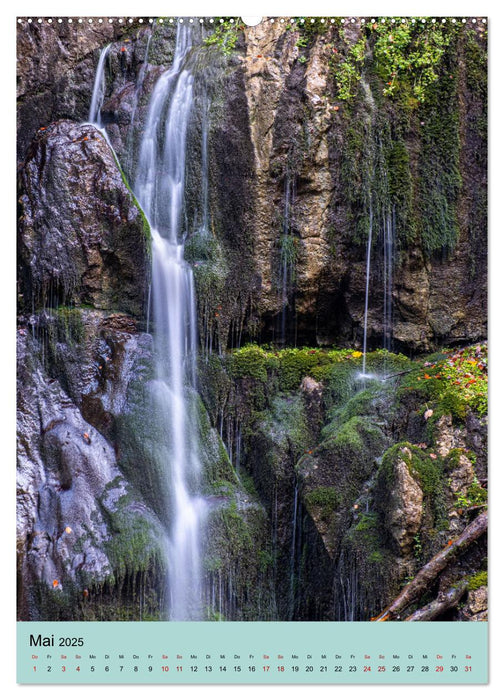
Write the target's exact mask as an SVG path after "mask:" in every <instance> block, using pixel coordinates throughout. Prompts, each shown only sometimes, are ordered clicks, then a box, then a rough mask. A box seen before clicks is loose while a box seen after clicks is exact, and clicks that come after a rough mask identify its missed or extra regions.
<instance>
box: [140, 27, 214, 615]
mask: <svg viewBox="0 0 504 700" xmlns="http://www.w3.org/2000/svg"><path fill="white" fill-rule="evenodd" d="M191 40H192V34H191V29H190V28H189V27H187V26H179V27H178V30H177V41H176V48H175V56H174V61H173V65H172V67H171V69H170V70H168V71H166V72H165V73H164V74H163V75H162V76H161V77H160V78H159V80H158V82H157V84H156V87H155V89H154V92H153V94H152V97H151V100H150V104H149V111H148V117H147V123H146V125H145V129H144V134H143V138H142V142H141V145H140V154H139V160H138V170H137V177H136V181H135V187H134V190H135V194H136V196H137V197H138V200H139V202H140V204H141V205H142V207H143V209H144V212H145V214H146V216H147V218H148V220H149V223H150V224H151V228H152V241H153V250H152V259H153V268H152V287H153V311H154V324H155V332H154V338H155V348H156V362H157V365H156V368H157V380H156V382H155V387H154V401H155V404H156V405H157V408H158V409H160V411H161V415H162V416H163V418H164V420H165V421H166V425H167V426H169V430H168V433H169V444H168V445H167V451H166V464H165V470H166V472H167V474H168V480H169V484H168V488H167V492H168V499H169V504H168V507H169V511H170V520H171V524H170V528H169V534H168V543H167V559H168V595H169V616H170V618H171V619H174V620H191V619H201V617H202V586H201V551H200V550H201V527H202V523H203V521H204V518H205V513H206V507H205V502H204V500H203V499H202V498H201V497H200V496H198V495H197V493H195V492H197V486H198V480H199V474H200V460H199V456H198V445H197V440H196V437H195V436H196V435H197V426H196V424H195V419H194V405H193V399H194V393H193V388H194V383H195V378H196V362H195V358H196V341H197V337H196V336H197V333H196V304H195V294H194V282H193V276H192V271H191V268H190V267H189V265H188V264H187V263H186V262H185V261H184V243H183V205H184V185H185V155H186V136H187V127H188V122H189V117H190V114H191V107H192V103H193V76H192V74H191V72H190V70H189V69H188V68H187V67H186V66H185V59H186V58H187V56H188V54H189V52H190V49H191V46H192V41H191ZM191 387H192V388H191Z"/></svg>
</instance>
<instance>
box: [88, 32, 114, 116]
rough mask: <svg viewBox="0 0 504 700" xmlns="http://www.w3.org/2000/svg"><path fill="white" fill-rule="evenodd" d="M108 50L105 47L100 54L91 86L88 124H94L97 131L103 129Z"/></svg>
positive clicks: (107, 47) (108, 47)
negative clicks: (102, 119)
mask: <svg viewBox="0 0 504 700" xmlns="http://www.w3.org/2000/svg"><path fill="white" fill-rule="evenodd" d="M109 49H110V44H108V45H107V46H105V48H104V49H102V51H101V53H100V58H99V60H98V66H97V68H96V75H95V79H94V85H93V94H92V96H91V107H90V108H89V122H90V123H91V124H95V125H96V126H97V127H98V128H99V129H102V128H103V124H102V122H101V114H100V113H101V108H102V106H103V100H104V97H105V61H106V59H107V55H108V52H109Z"/></svg>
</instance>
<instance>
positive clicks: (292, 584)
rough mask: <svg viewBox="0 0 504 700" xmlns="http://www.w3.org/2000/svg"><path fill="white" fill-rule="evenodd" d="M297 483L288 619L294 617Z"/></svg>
mask: <svg viewBox="0 0 504 700" xmlns="http://www.w3.org/2000/svg"><path fill="white" fill-rule="evenodd" d="M298 495H299V494H298V485H297V483H296V485H295V486H294V504H293V507H292V538H291V549H290V567H289V569H290V571H289V617H288V619H289V620H293V619H294V611H295V603H296V544H297V543H296V535H297V531H298Z"/></svg>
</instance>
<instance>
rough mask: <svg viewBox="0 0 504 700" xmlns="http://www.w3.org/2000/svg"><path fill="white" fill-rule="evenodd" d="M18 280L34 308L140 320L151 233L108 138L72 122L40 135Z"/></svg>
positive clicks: (24, 187)
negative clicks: (72, 308) (81, 308)
mask: <svg viewBox="0 0 504 700" xmlns="http://www.w3.org/2000/svg"><path fill="white" fill-rule="evenodd" d="M20 188H21V192H22V194H21V197H20V231H19V248H18V250H19V256H20V279H21V281H22V284H23V293H24V301H25V303H26V304H27V305H28V308H30V307H31V306H35V307H37V306H40V305H44V303H45V302H49V303H50V304H52V305H54V304H56V305H57V304H67V305H68V304H74V305H79V304H89V305H91V306H93V307H95V308H97V309H108V310H112V309H115V310H120V311H124V312H127V313H129V314H132V315H134V316H135V315H136V316H140V315H141V314H142V312H143V310H144V307H145V303H146V292H147V284H148V248H149V228H148V224H147V223H146V221H145V217H144V216H143V214H142V213H141V211H140V209H139V207H138V206H137V204H136V202H135V200H134V197H133V196H132V194H131V192H130V190H129V189H128V188H127V186H126V185H125V183H124V181H123V179H122V177H121V173H120V171H119V168H118V166H117V164H116V162H115V160H114V156H113V153H112V151H111V149H110V147H109V146H108V144H107V142H106V140H105V139H104V137H103V135H102V134H101V133H100V132H99V131H98V130H97V129H95V127H93V126H91V125H77V124H74V123H72V122H69V121H60V122H56V123H55V124H52V125H51V126H49V127H48V128H47V129H45V130H43V131H42V130H41V131H39V132H38V134H37V137H36V138H35V139H34V141H33V142H32V145H31V147H30V149H29V151H28V155H27V158H26V160H25V163H24V165H23V168H22V170H21V174H20Z"/></svg>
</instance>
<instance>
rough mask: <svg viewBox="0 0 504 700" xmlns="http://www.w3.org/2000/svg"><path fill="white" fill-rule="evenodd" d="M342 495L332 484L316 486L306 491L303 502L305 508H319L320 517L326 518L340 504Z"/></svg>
mask: <svg viewBox="0 0 504 700" xmlns="http://www.w3.org/2000/svg"><path fill="white" fill-rule="evenodd" d="M342 501H343V497H342V495H341V494H340V493H338V490H337V489H336V488H335V487H334V486H318V487H317V488H315V489H313V490H312V491H306V492H305V494H304V502H305V504H306V506H307V508H308V509H309V510H310V509H312V508H314V507H315V508H320V509H321V514H320V517H321V518H322V519H323V520H327V519H328V518H330V516H331V515H332V514H333V512H334V511H335V510H336V509H337V508H338V507H339V506H340V505H341V503H342Z"/></svg>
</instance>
